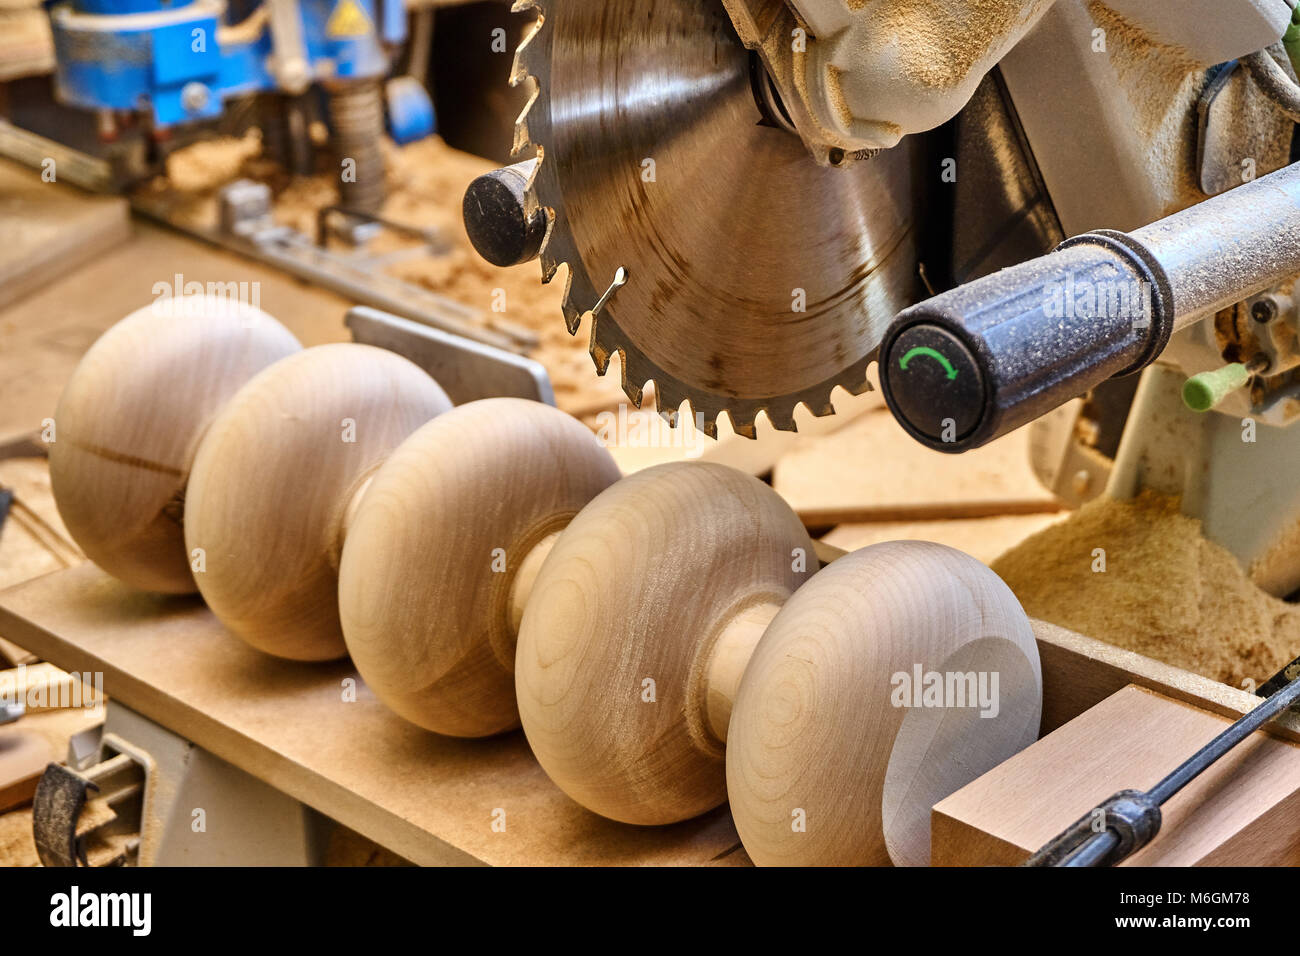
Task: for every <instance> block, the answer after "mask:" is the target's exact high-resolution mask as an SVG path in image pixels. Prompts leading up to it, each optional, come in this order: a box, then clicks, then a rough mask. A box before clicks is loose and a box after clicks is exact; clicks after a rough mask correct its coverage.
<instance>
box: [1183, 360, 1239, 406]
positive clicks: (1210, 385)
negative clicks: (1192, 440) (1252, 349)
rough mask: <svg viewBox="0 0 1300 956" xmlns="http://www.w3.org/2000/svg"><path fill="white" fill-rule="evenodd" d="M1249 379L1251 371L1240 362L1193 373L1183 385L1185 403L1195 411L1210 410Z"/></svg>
mask: <svg viewBox="0 0 1300 956" xmlns="http://www.w3.org/2000/svg"><path fill="white" fill-rule="evenodd" d="M1249 381H1250V371H1249V370H1248V369H1247V368H1246V366H1245V365H1242V364H1241V363H1240V362H1237V363H1234V364H1232V365H1225V366H1224V367H1223V368H1220V369H1215V370H1214V371H1213V372H1202V373H1201V374H1200V375H1193V376H1192V377H1191V378H1189V379H1188V380H1187V382H1186V383H1185V384H1184V385H1183V404H1185V405H1186V406H1187V407H1188V408H1190V409H1191V410H1192V411H1194V412H1208V411H1209V410H1210V409H1211V408H1213V407H1214V406H1215V405H1218V404H1219V402H1221V401H1223V400H1224V399H1225V398H1227V397H1228V396H1229V395H1231V394H1232V393H1233V392H1235V391H1236V390H1237V389H1239V388H1241V387H1242V386H1243V385H1245V384H1246V383H1247V382H1249Z"/></svg>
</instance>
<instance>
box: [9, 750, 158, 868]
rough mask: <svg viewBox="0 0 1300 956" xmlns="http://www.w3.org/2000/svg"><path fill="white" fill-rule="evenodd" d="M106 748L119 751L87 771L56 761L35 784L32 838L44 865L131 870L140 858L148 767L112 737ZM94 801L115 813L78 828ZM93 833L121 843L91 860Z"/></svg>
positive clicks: (113, 842) (111, 844) (115, 844)
mask: <svg viewBox="0 0 1300 956" xmlns="http://www.w3.org/2000/svg"><path fill="white" fill-rule="evenodd" d="M102 745H103V747H104V749H105V750H106V751H117V752H116V753H115V754H114V755H113V756H111V757H107V758H106V759H104V760H101V761H100V762H99V763H97V764H95V765H94V766H92V767H89V768H87V769H85V770H77V769H74V768H72V767H68V766H64V765H62V764H57V763H52V764H50V765H49V766H48V767H46V768H45V773H44V774H42V776H41V780H40V783H38V784H37V785H36V796H35V799H34V800H33V804H32V836H33V839H34V841H35V843H36V854H37V856H38V857H40V861H41V863H42V864H43V865H44V866H92V865H96V866H129V865H133V864H134V863H135V862H136V860H137V857H138V854H139V851H140V821H141V820H142V818H143V807H144V798H145V786H146V781H147V777H148V769H149V768H148V765H147V763H142V762H141V760H140V758H139V756H138V755H134V754H131V753H127V752H125V751H126V750H127V747H126V745H125V742H123V741H119V740H117V739H116V738H114V737H113V736H112V735H111V734H106V735H105V736H104V739H103V744H102ZM92 793H93V794H94V796H93V797H92ZM92 800H93V801H96V802H100V803H102V804H104V805H106V806H107V807H109V808H110V809H111V810H112V811H113V815H112V817H111V819H109V820H107V821H105V822H103V823H101V824H98V825H96V826H94V827H92V828H89V829H84V830H79V829H78V826H79V825H80V824H81V822H82V821H81V817H82V811H83V810H84V809H85V807H86V804H87V803H88V802H90V801H92ZM94 834H101V835H109V834H112V835H113V836H115V837H117V839H115V840H113V841H111V843H110V850H109V852H108V853H106V854H103V855H101V856H99V857H98V858H97V859H95V860H94V861H93V862H92V861H91V860H90V859H89V857H88V854H87V845H88V844H89V842H90V837H91V836H92V835H94Z"/></svg>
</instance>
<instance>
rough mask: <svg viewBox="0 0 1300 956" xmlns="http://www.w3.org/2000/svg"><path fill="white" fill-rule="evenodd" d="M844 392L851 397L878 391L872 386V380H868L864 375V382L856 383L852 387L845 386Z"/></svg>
mask: <svg viewBox="0 0 1300 956" xmlns="http://www.w3.org/2000/svg"><path fill="white" fill-rule="evenodd" d="M844 390H845V391H846V392H848V393H849V394H850V395H865V394H867V392H874V391H875V390H876V386H874V385H872V384H871V379H869V378H867V377H866V376H865V375H864V376H863V377H862V381H860V382H855V383H854V384H851V385H845V386H844Z"/></svg>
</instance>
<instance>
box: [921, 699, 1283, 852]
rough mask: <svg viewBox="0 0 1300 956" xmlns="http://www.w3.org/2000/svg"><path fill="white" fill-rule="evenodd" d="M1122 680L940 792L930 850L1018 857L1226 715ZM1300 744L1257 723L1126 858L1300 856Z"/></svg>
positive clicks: (1214, 730) (1159, 766) (1183, 752)
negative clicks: (1049, 729) (980, 772)
mask: <svg viewBox="0 0 1300 956" xmlns="http://www.w3.org/2000/svg"><path fill="white" fill-rule="evenodd" d="M1229 723H1230V721H1228V720H1227V719H1226V718H1223V717H1219V716H1217V715H1214V714H1211V713H1208V712H1206V711H1204V710H1201V709H1199V708H1196V707H1192V706H1190V705H1188V704H1185V703H1182V702H1179V701H1175V700H1171V699H1170V698H1167V697H1164V696H1162V695H1159V694H1155V693H1152V692H1151V691H1148V690H1144V689H1142V688H1138V687H1127V688H1124V689H1122V690H1120V691H1119V692H1118V693H1116V694H1114V695H1112V696H1111V697H1108V698H1107V699H1106V700H1105V701H1103V702H1102V703H1100V704H1098V705H1097V706H1096V707H1094V708H1092V709H1091V710H1089V711H1087V712H1086V713H1084V714H1082V715H1081V716H1079V717H1077V718H1075V719H1074V720H1072V721H1070V722H1069V723H1068V724H1066V725H1065V726H1064V727H1061V728H1060V729H1058V730H1057V731H1056V732H1055V733H1052V734H1050V735H1049V736H1047V737H1045V738H1043V739H1042V740H1040V741H1038V742H1037V743H1036V744H1033V745H1032V746H1030V747H1028V748H1027V749H1025V750H1023V751H1021V752H1020V753H1019V754H1017V755H1016V756H1014V757H1012V758H1011V759H1010V760H1008V761H1006V762H1005V763H1003V764H1001V765H1000V766H998V767H995V768H994V769H993V770H991V771H989V772H988V773H987V774H985V775H984V776H982V777H980V778H979V779H978V780H975V781H973V782H972V783H970V784H968V785H966V786H965V787H963V788H962V789H961V790H958V791H957V792H956V793H954V794H952V795H951V796H949V797H948V798H946V799H945V800H943V801H941V802H940V803H939V804H938V805H937V806H936V807H935V808H934V813H933V820H932V833H933V840H934V843H933V859H934V861H935V862H936V863H937V864H940V865H950V866H979V865H990V864H992V865H1014V864H1017V863H1020V862H1022V861H1023V860H1024V859H1026V858H1027V857H1028V856H1029V855H1030V854H1031V853H1032V852H1034V851H1035V850H1037V849H1038V848H1039V847H1041V846H1043V845H1044V844H1046V843H1047V842H1048V841H1049V840H1051V839H1052V838H1054V837H1055V836H1056V835H1057V834H1058V833H1060V832H1061V831H1063V830H1064V829H1066V828H1067V827H1068V826H1070V825H1071V824H1073V823H1074V821H1076V820H1078V819H1080V818H1081V817H1083V816H1084V815H1085V814H1087V813H1088V812H1089V811H1090V810H1092V809H1093V808H1094V807H1096V806H1097V805H1098V804H1100V803H1101V802H1102V801H1104V800H1105V799H1107V798H1108V797H1110V796H1111V795H1112V794H1114V793H1116V792H1118V791H1120V790H1125V789H1138V790H1146V789H1149V788H1150V787H1152V786H1154V785H1155V784H1156V783H1157V782H1158V781H1159V780H1160V779H1161V778H1163V777H1164V776H1165V775H1166V774H1168V773H1169V772H1170V771H1172V770H1173V769H1174V768H1176V767H1177V766H1178V765H1179V764H1181V763H1182V762H1183V761H1184V760H1186V759H1187V758H1188V757H1190V756H1191V755H1192V754H1194V753H1195V752H1196V751H1197V750H1199V749H1200V748H1201V747H1202V746H1204V745H1205V744H1206V743H1208V742H1209V741H1210V740H1212V739H1213V738H1214V737H1215V736H1216V735H1217V734H1218V733H1220V732H1221V731H1222V730H1223V729H1224V728H1225V727H1227V726H1228V724H1229ZM1297 812H1300V746H1297V745H1296V744H1294V743H1290V742H1287V741H1282V740H1278V739H1277V738H1275V737H1270V736H1269V735H1267V734H1264V733H1262V732H1257V733H1256V734H1255V735H1254V736H1252V737H1251V738H1250V739H1248V740H1247V741H1245V742H1244V743H1242V744H1241V745H1240V746H1239V747H1237V748H1236V749H1235V750H1233V751H1232V752H1231V753H1229V754H1228V755H1227V756H1226V757H1224V758H1223V759H1222V760H1221V761H1219V762H1218V763H1216V764H1215V765H1214V766H1213V767H1211V768H1210V769H1209V770H1207V771H1206V772H1205V773H1204V774H1202V775H1201V776H1200V777H1198V778H1196V780H1194V781H1193V782H1192V783H1190V784H1189V785H1188V786H1187V787H1186V788H1185V789H1184V790H1182V791H1181V792H1179V793H1178V794H1176V795H1175V796H1174V797H1173V798H1171V799H1170V801H1169V802H1168V803H1166V804H1165V805H1164V807H1163V808H1162V816H1163V824H1162V827H1161V831H1160V833H1159V834H1158V835H1157V837H1156V838H1155V840H1153V841H1152V842H1151V843H1150V844H1149V845H1148V846H1147V847H1145V848H1143V849H1142V850H1140V851H1138V852H1137V853H1136V854H1134V855H1133V856H1132V857H1130V858H1129V859H1128V860H1127V861H1125V863H1124V864H1123V865H1125V866H1130V865H1131V866H1194V865H1237V866H1252V865H1253V866H1269V865H1272V866H1296V865H1300V829H1297V828H1296V826H1295V817H1296V813H1297Z"/></svg>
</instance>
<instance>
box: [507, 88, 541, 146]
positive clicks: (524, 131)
mask: <svg viewBox="0 0 1300 956" xmlns="http://www.w3.org/2000/svg"><path fill="white" fill-rule="evenodd" d="M540 95H541V94H540V93H539V92H538V91H537V90H536V89H534V90H533V92H532V95H530V96H529V97H528V102H527V103H525V104H524V108H523V110H522V111H520V113H519V118H518V119H516V120H515V139H514V143H513V144H512V145H511V147H510V154H511V155H512V156H518V155H520V154H521V153H522V152H524V150H526V149H528V147H529V146H535V144H534V143H533V133H532V130H530V129H529V128H528V117H529V115H530V114H531V113H532V111H533V104H534V103H536V102H537V98H538V96H540Z"/></svg>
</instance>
